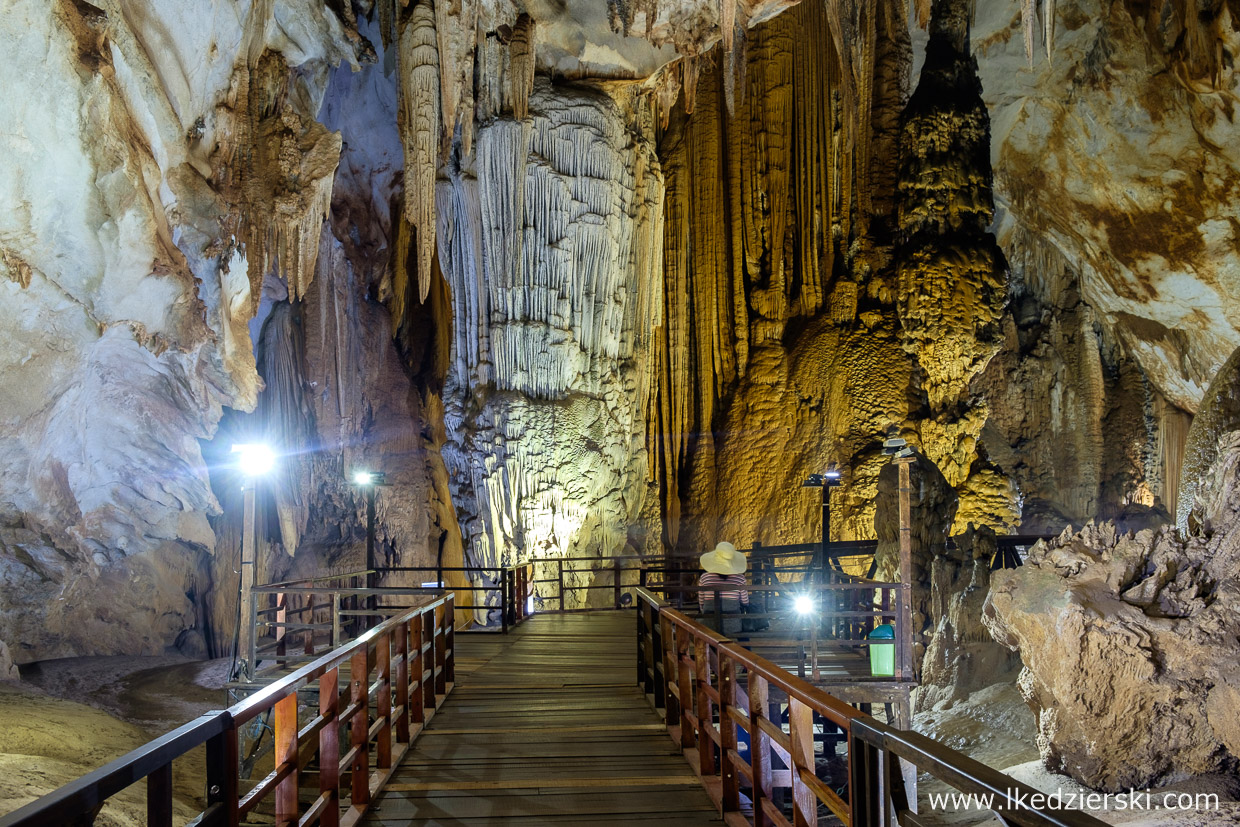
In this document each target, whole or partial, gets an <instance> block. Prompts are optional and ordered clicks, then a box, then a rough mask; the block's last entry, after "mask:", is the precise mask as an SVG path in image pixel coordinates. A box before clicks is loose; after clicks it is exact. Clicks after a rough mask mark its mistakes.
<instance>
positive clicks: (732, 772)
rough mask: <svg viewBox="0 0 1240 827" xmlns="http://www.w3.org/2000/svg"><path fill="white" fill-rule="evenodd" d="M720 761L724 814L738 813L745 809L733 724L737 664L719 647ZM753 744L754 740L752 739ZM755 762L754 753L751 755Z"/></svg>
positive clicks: (725, 649)
mask: <svg viewBox="0 0 1240 827" xmlns="http://www.w3.org/2000/svg"><path fill="white" fill-rule="evenodd" d="M718 688H719V760H720V763H721V764H722V766H721V767H720V771H721V774H722V775H723V800H722V802H721V803H722V807H723V812H724V813H735V812H738V811H739V810H740V808H741V784H740V778H738V777H737V772H736V765H735V764H733V763H732V756H733V755H736V754H738V753H737V738H736V721H734V720H732V715H731V708H732V707H733V706H735V705H736V662H735V661H733V660H732V658H731V656H730V655H729V654H728V652H727V647H724V646H720V647H719V687H718ZM750 742H751V743H752V742H753V739H752V738H750ZM749 758H750V760H751V761H752V760H753V752H752V751H751V752H750V754H749Z"/></svg>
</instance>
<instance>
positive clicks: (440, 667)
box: [435, 603, 448, 708]
mask: <svg viewBox="0 0 1240 827" xmlns="http://www.w3.org/2000/svg"><path fill="white" fill-rule="evenodd" d="M447 614H448V604H447V603H441V604H440V605H439V606H437V607H435V620H436V624H435V696H436V697H435V706H436V708H438V706H439V696H442V695H447V694H448V658H447V655H448V635H447V632H446V631H445V630H444V618H445V617H446V616H447Z"/></svg>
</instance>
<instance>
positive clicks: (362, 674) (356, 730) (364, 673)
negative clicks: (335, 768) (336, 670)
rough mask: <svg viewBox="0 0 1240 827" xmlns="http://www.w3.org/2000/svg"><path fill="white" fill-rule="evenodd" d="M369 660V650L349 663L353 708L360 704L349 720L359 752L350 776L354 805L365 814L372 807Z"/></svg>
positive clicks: (351, 736) (353, 745)
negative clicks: (367, 662) (367, 657)
mask: <svg viewBox="0 0 1240 827" xmlns="http://www.w3.org/2000/svg"><path fill="white" fill-rule="evenodd" d="M366 660H367V659H366V648H365V647H363V648H361V649H360V650H359V651H358V652H357V653H356V654H354V655H353V657H352V658H351V659H350V660H349V687H350V691H349V699H350V703H351V705H352V704H357V711H356V712H354V713H353V717H352V718H351V719H350V720H349V741H350V747H351V748H354V749H356V750H357V752H356V753H354V758H353V766H352V768H351V769H350V773H349V775H350V781H351V782H352V788H353V801H352V805H353V806H354V807H357V808H359V809H360V810H362V811H365V810H366V808H367V807H369V806H370V746H369V744H370V734H369V730H370V721H369V719H368V717H367V716H368V713H369V710H370V669H369V667H368V666H367V664H366Z"/></svg>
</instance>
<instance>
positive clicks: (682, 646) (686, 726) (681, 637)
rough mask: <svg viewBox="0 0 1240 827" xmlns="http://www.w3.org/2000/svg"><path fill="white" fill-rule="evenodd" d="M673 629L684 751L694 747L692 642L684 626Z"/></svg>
mask: <svg viewBox="0 0 1240 827" xmlns="http://www.w3.org/2000/svg"><path fill="white" fill-rule="evenodd" d="M673 628H674V629H675V630H676V631H675V634H676V689H677V691H679V692H680V748H681V749H682V750H684V749H689V748H690V747H692V746H693V722H692V721H690V720H689V715H690V713H692V712H693V710H694V705H693V682H692V681H691V680H690V678H689V647H690V645H691V644H692V640H691V638H690V635H689V632H688V631H687V630H686V629H685V628H684V627H683V626H675V627H673Z"/></svg>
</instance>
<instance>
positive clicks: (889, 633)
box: [867, 623, 896, 640]
mask: <svg viewBox="0 0 1240 827" xmlns="http://www.w3.org/2000/svg"><path fill="white" fill-rule="evenodd" d="M867 638H868V639H870V640H895V639H896V630H895V627H894V626H892V625H891V624H890V623H884V624H883V625H882V626H875V627H874V631H872V632H870V634H869V635H867Z"/></svg>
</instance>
